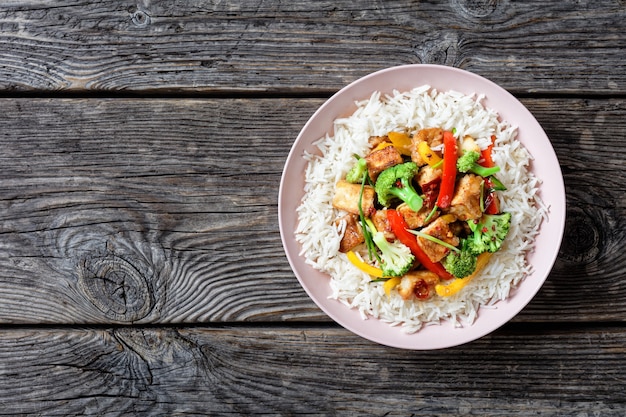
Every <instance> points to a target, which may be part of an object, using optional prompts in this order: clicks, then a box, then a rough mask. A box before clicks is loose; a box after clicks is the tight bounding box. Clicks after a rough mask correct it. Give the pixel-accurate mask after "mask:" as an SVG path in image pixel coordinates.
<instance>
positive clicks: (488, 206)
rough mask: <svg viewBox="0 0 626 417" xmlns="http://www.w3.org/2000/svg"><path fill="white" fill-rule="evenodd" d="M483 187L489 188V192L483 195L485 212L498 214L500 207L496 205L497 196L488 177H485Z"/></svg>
mask: <svg viewBox="0 0 626 417" xmlns="http://www.w3.org/2000/svg"><path fill="white" fill-rule="evenodd" d="M485 187H487V188H488V189H490V190H491V191H489V193H487V195H486V196H485V213H486V214H498V213H499V212H500V207H499V205H498V196H497V195H496V192H495V191H493V183H492V182H491V180H490V179H489V178H486V179H485Z"/></svg>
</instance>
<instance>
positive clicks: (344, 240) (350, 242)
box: [335, 213, 365, 253]
mask: <svg viewBox="0 0 626 417" xmlns="http://www.w3.org/2000/svg"><path fill="white" fill-rule="evenodd" d="M358 219H359V216H358V215H356V214H351V213H350V214H346V215H345V216H343V217H342V218H340V219H338V220H337V221H336V222H335V225H337V226H338V225H339V224H340V223H341V222H344V221H345V222H346V228H345V231H344V233H343V236H342V237H341V241H340V242H339V252H343V253H346V252H348V251H350V250H352V249H354V248H355V247H357V246H359V245H360V244H361V243H363V242H364V241H365V237H364V236H363V232H362V231H361V226H360V225H359V222H358Z"/></svg>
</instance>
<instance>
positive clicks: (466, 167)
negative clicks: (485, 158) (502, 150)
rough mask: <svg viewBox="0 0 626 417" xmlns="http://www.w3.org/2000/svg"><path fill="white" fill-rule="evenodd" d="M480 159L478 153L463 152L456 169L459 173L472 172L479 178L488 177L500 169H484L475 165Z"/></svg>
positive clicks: (495, 167)
mask: <svg viewBox="0 0 626 417" xmlns="http://www.w3.org/2000/svg"><path fill="white" fill-rule="evenodd" d="M479 159H480V153H478V152H476V151H467V152H465V153H464V154H463V155H462V156H461V157H460V158H459V159H458V160H457V161H456V168H457V169H458V170H459V171H460V172H472V173H474V174H476V175H480V176H481V177H488V176H490V175H493V174H495V173H496V172H498V171H500V167H498V166H494V167H491V168H486V167H483V166H480V165H479V164H477V163H476V161H478V160H479Z"/></svg>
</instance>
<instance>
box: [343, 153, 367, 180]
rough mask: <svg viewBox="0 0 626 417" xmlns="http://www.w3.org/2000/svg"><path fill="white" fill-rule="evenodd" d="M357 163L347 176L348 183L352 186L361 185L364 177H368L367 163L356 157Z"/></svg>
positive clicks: (363, 159)
mask: <svg viewBox="0 0 626 417" xmlns="http://www.w3.org/2000/svg"><path fill="white" fill-rule="evenodd" d="M354 157H355V158H356V162H355V164H354V166H353V167H352V168H350V171H348V173H347V174H346V181H348V182H351V183H352V184H361V183H362V182H363V177H364V176H365V175H367V161H366V160H365V158H361V157H360V156H358V155H354Z"/></svg>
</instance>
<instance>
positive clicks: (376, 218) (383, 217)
mask: <svg viewBox="0 0 626 417" xmlns="http://www.w3.org/2000/svg"><path fill="white" fill-rule="evenodd" d="M371 219H372V223H374V226H375V227H376V230H378V231H379V232H383V234H384V235H385V238H386V239H387V240H388V241H390V242H391V241H393V240H394V239H395V238H396V235H394V234H393V232H392V231H391V226H390V225H389V220H387V210H377V211H376V212H375V213H374V214H373V215H372V216H371Z"/></svg>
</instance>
